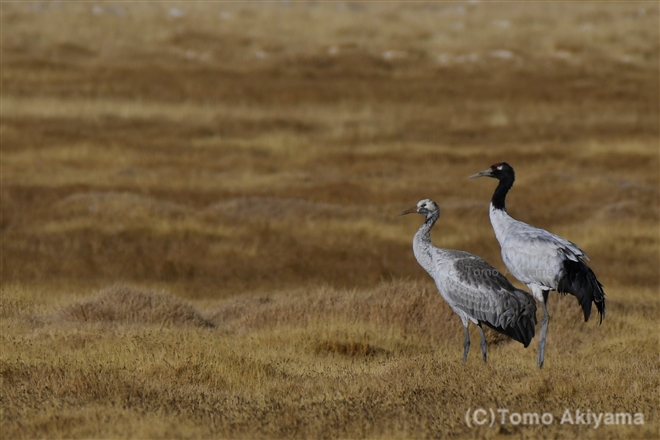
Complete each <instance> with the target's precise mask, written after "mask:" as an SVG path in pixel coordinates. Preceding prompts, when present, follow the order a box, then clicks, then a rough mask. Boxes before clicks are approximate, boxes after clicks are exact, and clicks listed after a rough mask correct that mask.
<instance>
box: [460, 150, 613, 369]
mask: <svg viewBox="0 0 660 440" xmlns="http://www.w3.org/2000/svg"><path fill="white" fill-rule="evenodd" d="M484 176H486V177H492V178H495V179H497V180H499V184H498V185H497V188H496V189H495V193H494V194H493V198H492V199H491V202H490V222H491V224H492V225H493V229H494V230H495V237H497V241H499V243H500V247H501V249H502V260H504V264H505V265H506V267H507V269H509V272H511V274H512V275H513V276H514V277H516V278H518V279H519V280H520V281H521V282H523V283H525V284H526V285H527V286H528V287H529V288H530V289H531V291H532V294H533V295H534V298H536V299H537V300H538V301H539V302H540V303H541V307H542V309H543V317H542V318H541V334H540V336H539V351H538V359H537V364H538V366H539V368H542V367H543V361H544V353H545V340H546V335H547V333H548V323H549V322H550V315H549V314H548V308H547V306H546V302H547V301H548V294H549V292H550V291H551V290H555V291H557V292H559V293H564V294H566V293H570V294H571V295H574V296H575V297H576V298H577V300H578V303H579V304H580V306H581V307H582V311H583V313H584V320H585V322H586V321H588V320H589V316H590V315H591V303H592V302H593V303H594V304H596V308H597V309H598V313H599V314H600V322H602V321H603V317H604V316H605V292H603V286H602V284H600V282H599V281H598V280H597V279H596V275H595V274H594V273H593V271H592V270H591V269H590V268H589V266H587V263H585V262H584V260H585V259H586V260H589V258H588V257H587V255H586V254H585V253H584V251H582V249H580V248H579V247H577V245H576V244H575V243H572V242H570V241H568V240H566V239H564V238H561V237H559V236H558V235H555V234H551V233H550V232H548V231H546V230H544V229H540V228H535V227H534V226H530V225H528V224H527V223H523V222H521V221H518V220H515V219H513V218H511V217H510V216H509V214H507V212H506V207H505V206H504V201H505V199H506V194H507V193H508V192H509V190H510V189H511V187H512V186H513V182H514V180H515V173H514V171H513V168H512V167H511V165H509V164H508V163H506V162H502V163H496V164H495V165H493V166H491V167H490V168H488V169H486V170H484V171H482V172H480V173H477V174H474V175H472V176H470V178H475V177H484Z"/></svg>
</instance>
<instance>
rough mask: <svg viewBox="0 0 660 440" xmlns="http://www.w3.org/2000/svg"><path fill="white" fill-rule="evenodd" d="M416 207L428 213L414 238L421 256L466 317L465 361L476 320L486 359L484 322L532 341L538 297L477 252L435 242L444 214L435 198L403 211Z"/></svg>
mask: <svg viewBox="0 0 660 440" xmlns="http://www.w3.org/2000/svg"><path fill="white" fill-rule="evenodd" d="M411 213H418V214H422V215H424V216H425V217H426V220H425V221H424V224H423V225H422V226H421V227H420V228H419V230H418V231H417V233H416V234H415V238H414V239H413V252H414V254H415V258H417V261H418V262H419V264H420V265H421V266H422V267H423V268H424V269H425V270H426V271H427V272H428V273H429V275H431V277H432V278H433V279H434V280H435V284H436V286H437V287H438V290H439V291H440V295H442V297H443V298H444V300H445V301H447V304H449V306H450V307H451V308H452V310H453V311H454V312H455V313H456V314H457V315H458V316H459V317H460V318H461V321H463V327H465V342H464V343H463V363H464V364H465V361H466V360H467V355H468V350H469V348H470V333H469V331H468V324H469V323H470V322H472V323H473V324H476V325H477V326H478V327H479V333H480V334H481V354H482V358H483V361H484V362H486V347H487V343H486V336H485V335H484V330H483V328H482V324H486V325H487V326H488V327H490V328H492V329H494V330H496V331H498V332H500V333H502V334H504V335H506V336H508V337H510V338H512V339H514V340H516V341H518V342H521V343H522V344H523V345H524V346H525V347H527V346H528V345H529V343H530V342H531V341H532V339H533V338H534V328H535V326H536V302H535V301H534V298H533V297H532V296H531V295H530V294H529V293H527V292H525V291H523V290H520V289H516V288H515V287H513V285H512V284H511V283H510V282H509V280H507V279H506V277H504V275H502V274H501V273H499V272H498V271H497V269H495V268H494V267H493V266H491V265H490V264H488V263H487V262H486V261H484V260H483V259H481V258H479V257H477V256H476V255H472V254H470V253H468V252H464V251H456V250H452V249H440V248H437V247H435V246H433V244H432V243H431V235H430V231H431V228H433V225H434V224H435V222H436V221H437V220H438V218H439V217H440V208H438V205H437V204H436V203H435V202H434V201H433V200H430V199H424V200H421V201H419V202H418V203H417V205H416V206H413V207H412V208H410V209H407V210H405V211H403V212H402V213H401V214H399V215H404V214H411Z"/></svg>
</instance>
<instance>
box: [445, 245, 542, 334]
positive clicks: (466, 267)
mask: <svg viewBox="0 0 660 440" xmlns="http://www.w3.org/2000/svg"><path fill="white" fill-rule="evenodd" d="M461 254H464V255H461V256H460V257H459V258H456V259H455V260H454V262H453V265H452V269H451V270H450V271H449V272H448V273H446V276H445V280H444V283H443V284H444V286H443V287H444V296H445V298H446V299H447V301H448V302H450V305H451V306H452V307H455V308H458V309H460V310H462V311H463V312H464V313H466V314H467V315H468V316H470V317H472V318H473V319H476V320H477V321H479V322H483V323H485V324H486V325H488V326H489V327H491V328H493V329H495V330H497V331H499V332H501V333H503V334H506V335H507V336H509V337H511V338H513V339H515V340H517V341H519V342H522V343H523V344H524V345H525V346H527V345H529V342H531V340H532V338H533V337H534V326H535V325H536V302H535V301H534V298H533V297H532V296H531V295H530V294H528V293H527V292H524V291H522V290H519V289H516V288H515V287H513V285H512V284H511V283H510V282H509V280H507V279H506V278H505V277H504V275H502V274H501V273H499V271H498V270H497V269H495V268H494V267H493V266H491V265H490V264H488V263H487V262H486V261H484V260H483V259H481V258H479V257H477V256H474V255H471V254H467V253H461Z"/></svg>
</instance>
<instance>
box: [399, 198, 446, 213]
mask: <svg viewBox="0 0 660 440" xmlns="http://www.w3.org/2000/svg"><path fill="white" fill-rule="evenodd" d="M439 212H440V208H439V207H438V205H437V204H436V203H435V202H434V201H433V200H431V199H424V200H420V201H419V202H417V205H415V206H413V207H412V208H408V209H406V210H405V211H403V212H402V213H401V214H399V215H406V214H413V213H417V214H422V215H429V214H433V213H439Z"/></svg>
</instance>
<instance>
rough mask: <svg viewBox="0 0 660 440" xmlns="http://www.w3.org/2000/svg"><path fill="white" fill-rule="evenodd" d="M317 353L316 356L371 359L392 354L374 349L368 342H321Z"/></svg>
mask: <svg viewBox="0 0 660 440" xmlns="http://www.w3.org/2000/svg"><path fill="white" fill-rule="evenodd" d="M315 352H316V354H321V353H329V354H339V355H342V356H347V357H369V356H378V355H389V354H390V352H388V351H387V350H385V349H383V348H379V347H374V346H372V345H370V344H367V343H366V342H356V341H348V342H344V341H321V342H319V343H318V344H316V347H315Z"/></svg>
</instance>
